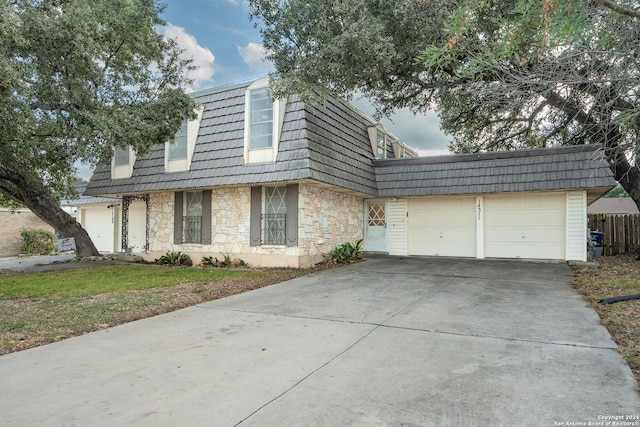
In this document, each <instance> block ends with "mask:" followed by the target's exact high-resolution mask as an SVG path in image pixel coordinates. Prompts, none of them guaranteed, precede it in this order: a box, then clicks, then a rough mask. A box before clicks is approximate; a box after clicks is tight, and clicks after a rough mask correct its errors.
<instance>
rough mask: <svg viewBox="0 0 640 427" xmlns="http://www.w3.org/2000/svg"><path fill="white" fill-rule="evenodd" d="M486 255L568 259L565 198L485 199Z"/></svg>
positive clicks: (518, 196) (520, 197)
mask: <svg viewBox="0 0 640 427" xmlns="http://www.w3.org/2000/svg"><path fill="white" fill-rule="evenodd" d="M484 212H485V216H484V221H485V256H487V257H494V258H531V259H564V258H565V195H564V194H529V195H526V196H520V195H512V196H487V197H485V198H484Z"/></svg>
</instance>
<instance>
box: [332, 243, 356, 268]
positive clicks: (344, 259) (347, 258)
mask: <svg viewBox="0 0 640 427" xmlns="http://www.w3.org/2000/svg"><path fill="white" fill-rule="evenodd" d="M329 259H330V260H331V261H333V262H335V263H336V264H348V263H351V262H355V261H360V260H361V259H362V239H360V240H358V241H357V242H356V243H355V245H352V244H351V243H349V242H347V243H343V244H342V245H340V246H337V247H336V248H334V249H333V250H332V251H331V252H330V253H329Z"/></svg>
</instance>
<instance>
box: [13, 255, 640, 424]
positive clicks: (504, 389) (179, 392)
mask: <svg viewBox="0 0 640 427" xmlns="http://www.w3.org/2000/svg"><path fill="white" fill-rule="evenodd" d="M570 278H571V276H570V271H569V269H568V268H567V267H566V266H565V265H561V264H534V263H525V262H508V261H478V260H456V259H372V260H369V261H366V262H363V263H360V264H357V265H353V266H349V267H345V268H341V269H335V270H328V271H323V272H320V273H316V274H313V275H310V276H306V277H302V278H298V279H295V280H291V281H288V282H285V283H282V284H279V285H275V286H271V287H267V288H263V289H260V290H257V291H253V292H249V293H245V294H241V295H236V296H234V297H230V298H226V299H223V300H218V301H213V302H210V303H206V304H201V305H199V306H196V307H192V308H188V309H185V310H180V311H177V312H174V313H170V314H166V315H162V316H157V317H154V318H150V319H145V320H142V321H138V322H133V323H130V324H127V325H122V326H119V327H115V328H112V329H109V330H105V331H101V332H96V333H92V334H88V335H84V336H81V337H77V338H73V339H69V340H66V341H62V342H59V343H55V344H51V345H48V346H44V347H40V348H35V349H31V350H27V351H23V352H19V353H14V354H9V355H5V356H2V357H0V378H1V379H2V387H0V424H2V425H12V426H24V425H30V426H37V425H54V426H58V425H78V426H86V425H103V426H113V425H148V426H176V425H202V426H234V425H242V426H245V425H248V426H294V425H296V426H342V425H354V426H378V425H380V426H454V425H455V426H474V425H477V426H489V425H491V426H501V425H504V426H507V425H508V426H513V425H531V426H554V425H567V424H566V423H567V422H574V423H580V422H584V423H585V425H586V423H588V422H599V421H604V420H605V419H604V418H603V417H609V416H614V415H640V398H639V397H638V394H637V393H636V392H635V391H634V386H635V382H634V379H633V377H632V375H631V372H630V370H629V368H628V367H627V366H626V365H625V364H624V362H623V360H622V358H621V357H620V355H619V354H618V353H617V351H616V350H615V344H614V343H613V342H612V340H611V339H610V337H609V335H608V333H607V331H606V330H605V329H604V328H603V327H602V326H600V325H599V321H598V317H597V315H596V314H595V312H594V311H593V310H592V309H590V308H589V307H588V305H587V303H586V302H585V301H584V300H582V299H581V297H579V296H578V295H577V294H576V293H575V292H573V291H572V290H571V289H570V287H569V285H568V282H569V280H570ZM556 423H557V424H556ZM560 423H565V424H560Z"/></svg>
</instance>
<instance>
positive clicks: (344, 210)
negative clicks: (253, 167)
mask: <svg viewBox="0 0 640 427" xmlns="http://www.w3.org/2000/svg"><path fill="white" fill-rule="evenodd" d="M150 202H151V204H150V222H149V228H150V232H149V246H150V247H149V250H150V253H149V254H148V255H147V256H146V258H148V259H154V258H157V257H158V256H160V255H162V254H164V253H166V252H168V251H182V252H185V253H188V254H190V255H191V257H192V258H193V260H194V262H196V263H199V262H200V259H199V258H200V257H202V256H215V257H218V258H220V257H221V256H223V255H225V254H229V255H230V256H231V257H232V258H241V259H243V260H244V261H246V262H248V263H249V264H250V265H252V266H269V267H273V266H285V267H303V266H308V265H312V264H314V263H317V262H319V261H321V260H322V259H323V255H324V254H326V253H328V252H329V251H331V250H332V249H333V248H334V247H335V246H337V245H340V244H342V243H344V242H347V241H349V242H355V241H356V240H358V239H361V238H362V235H363V199H362V198H359V197H355V196H351V195H347V194H344V193H340V192H336V191H333V190H330V189H328V188H325V187H318V186H314V185H312V184H300V186H299V194H298V246H297V247H286V246H275V245H263V246H250V244H249V227H250V212H251V188H250V187H229V188H214V189H213V191H212V194H211V213H212V218H211V229H212V234H213V235H212V240H211V244H210V245H198V244H178V245H176V244H174V243H173V212H174V208H173V204H174V193H172V192H168V193H157V194H151V200H150Z"/></svg>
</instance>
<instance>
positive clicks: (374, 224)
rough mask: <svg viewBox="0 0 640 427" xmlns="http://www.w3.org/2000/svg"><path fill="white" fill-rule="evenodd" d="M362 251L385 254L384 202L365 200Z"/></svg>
mask: <svg viewBox="0 0 640 427" xmlns="http://www.w3.org/2000/svg"><path fill="white" fill-rule="evenodd" d="M364 207H365V232H364V250H365V251H367V252H387V216H386V211H387V205H386V201H384V200H366V201H365V203H364Z"/></svg>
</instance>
